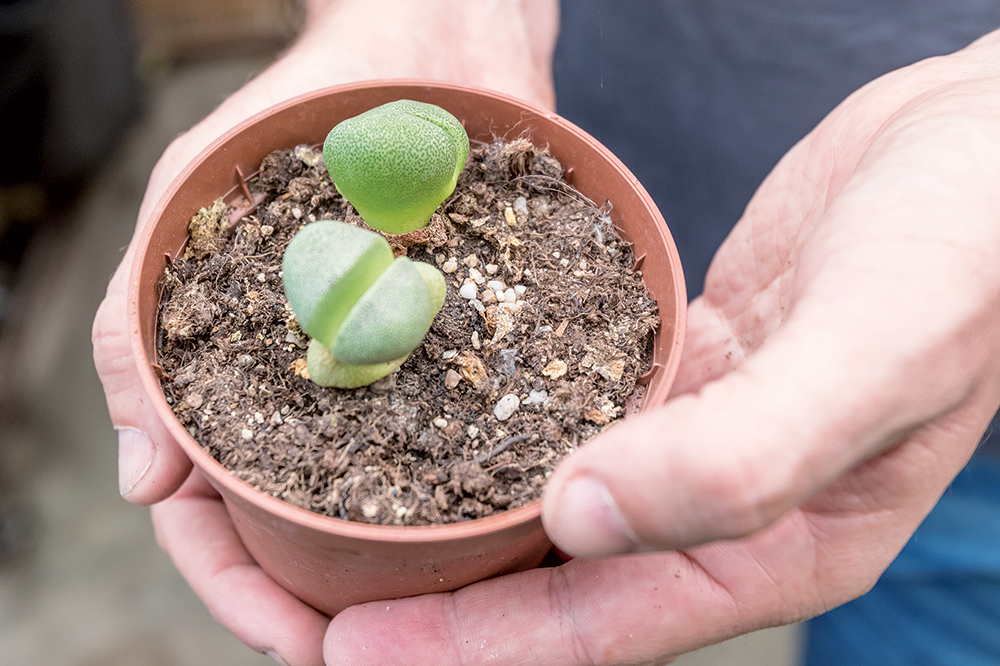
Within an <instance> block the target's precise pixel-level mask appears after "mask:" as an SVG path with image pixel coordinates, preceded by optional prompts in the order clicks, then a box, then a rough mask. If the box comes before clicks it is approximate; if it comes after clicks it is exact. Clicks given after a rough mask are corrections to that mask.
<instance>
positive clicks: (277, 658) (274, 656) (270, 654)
mask: <svg viewBox="0 0 1000 666" xmlns="http://www.w3.org/2000/svg"><path fill="white" fill-rule="evenodd" d="M264 654H265V655H267V656H268V657H270V658H271V659H274V660H275V661H276V662H278V663H279V664H281V666H288V664H287V663H286V662H285V660H284V659H282V658H281V655H280V654H278V653H277V652H275V651H274V650H268V651H267V652H265V653H264Z"/></svg>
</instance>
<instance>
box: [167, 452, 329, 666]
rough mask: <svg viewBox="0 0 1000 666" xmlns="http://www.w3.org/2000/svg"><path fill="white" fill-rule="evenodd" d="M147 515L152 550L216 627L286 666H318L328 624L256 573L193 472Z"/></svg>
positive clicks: (217, 503) (205, 485) (228, 521)
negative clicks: (155, 545) (163, 556)
mask: <svg viewBox="0 0 1000 666" xmlns="http://www.w3.org/2000/svg"><path fill="white" fill-rule="evenodd" d="M152 515H153V524H154V526H155V528H156V537H157V540H158V542H159V543H160V546H161V547H162V548H163V550H165V551H166V552H167V553H168V554H169V555H170V557H171V559H172V560H173V562H174V565H175V566H176V567H177V570H178V571H180V573H181V575H182V576H184V578H185V579H186V580H187V581H188V584H189V585H191V588H192V589H193V590H194V592H195V594H197V595H198V597H199V598H200V599H201V600H202V601H203V602H204V603H205V605H206V606H207V607H208V610H209V611H210V612H211V613H212V616H213V617H214V618H215V619H216V620H217V621H218V622H219V623H220V624H221V625H222V626H224V627H225V628H226V629H228V630H229V631H231V632H232V633H233V634H234V635H236V637H237V638H239V639H240V640H241V641H243V642H244V643H245V644H247V645H248V646H250V647H251V648H253V649H254V650H256V651H258V652H262V653H266V654H270V655H271V656H272V657H276V658H278V659H280V660H281V661H282V662H283V663H286V664H288V666H305V665H316V666H319V665H322V663H323V658H322V654H321V651H322V643H323V634H324V633H325V631H326V628H327V624H328V622H329V620H328V618H327V617H326V616H325V615H323V614H322V613H320V612H318V611H316V610H314V609H313V608H311V607H309V606H307V605H306V604H304V603H303V602H301V601H299V600H298V599H296V598H295V597H294V596H292V595H291V594H290V593H289V592H287V591H286V590H284V589H283V588H282V587H280V586H279V585H278V584H277V583H275V582H274V581H273V580H272V579H271V578H270V577H269V576H268V575H267V574H266V573H265V572H264V571H263V570H262V569H261V568H260V567H259V566H257V563H256V562H254V560H253V558H252V557H251V556H250V554H249V553H248V552H247V551H246V549H245V548H244V547H243V543H242V541H241V540H240V538H239V535H238V534H237V533H236V530H235V529H234V527H233V524H232V520H231V519H230V518H229V514H228V513H227V511H226V508H225V505H224V504H223V503H222V500H221V498H220V497H219V496H218V494H217V493H215V491H214V490H213V489H212V488H211V486H209V485H208V483H207V482H206V481H205V480H204V477H202V476H201V474H200V473H199V472H198V471H197V470H195V471H194V472H192V473H191V476H190V478H189V479H188V480H187V482H186V483H185V484H184V485H183V486H182V487H181V489H180V490H178V491H177V493H176V494H175V495H173V496H172V497H171V498H170V499H168V500H166V501H164V502H162V503H160V504H157V505H155V506H154V507H153V508H152Z"/></svg>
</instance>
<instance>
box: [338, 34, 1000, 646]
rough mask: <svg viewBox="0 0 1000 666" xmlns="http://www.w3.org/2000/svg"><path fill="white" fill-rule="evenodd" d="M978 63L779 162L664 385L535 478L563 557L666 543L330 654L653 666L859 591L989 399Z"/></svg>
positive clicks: (970, 53)
mask: <svg viewBox="0 0 1000 666" xmlns="http://www.w3.org/2000/svg"><path fill="white" fill-rule="evenodd" d="M998 53H1000V34H993V35H990V36H988V37H986V38H984V39H982V40H980V41H979V42H977V43H976V44H974V45H973V46H971V47H969V48H967V49H965V50H963V51H960V52H958V53H956V54H954V55H951V56H948V57H944V58H937V59H931V60H928V61H924V62H921V63H918V64H916V65H914V66H911V67H908V68H905V69H903V70H899V71H897V72H894V73H892V74H890V75H887V76H885V77H883V78H881V79H879V80H877V81H875V82H873V83H872V84H870V85H868V86H866V87H864V88H862V89H861V90H860V91H858V92H857V93H855V94H854V95H852V96H851V97H850V98H848V99H847V100H846V101H845V102H844V103H843V104H842V105H841V106H839V107H838V108H837V109H836V110H835V111H833V112H832V113H831V114H830V116H829V117H828V118H827V119H826V120H824V121H823V122H822V123H821V124H820V125H819V126H818V127H817V128H816V129H815V130H814V131H813V132H812V133H810V134H809V135H808V136H807V137H806V138H805V139H804V140H803V141H802V142H800V143H799V144H798V145H797V146H796V147H795V148H794V149H793V150H791V151H790V152H789V153H788V154H787V155H786V156H785V158H784V159H783V160H782V161H781V163H780V164H778V166H777V167H776V168H775V170H774V171H773V172H772V174H771V175H770V176H769V177H768V178H767V179H766V181H765V182H764V183H763V184H762V186H761V188H760V189H759V191H758V192H757V194H756V195H755V197H754V199H753V201H752V202H751V203H750V205H749V207H748V209H747V211H746V213H745V214H744V216H743V217H742V219H741V220H740V221H739V223H738V225H737V227H736V229H735V230H734V232H733V233H732V234H731V236H730V237H729V238H728V239H727V241H726V242H725V244H724V245H723V247H722V248H721V249H720V250H719V252H718V254H717V256H716V258H715V262H714V263H713V265H712V268H711V270H710V272H709V276H708V281H707V285H706V290H705V293H704V295H703V296H702V297H701V298H699V299H697V300H696V301H695V302H694V303H693V304H692V306H691V310H690V321H689V331H688V345H687V347H686V349H685V353H684V357H683V362H682V367H681V370H680V375H679V377H678V381H677V384H676V387H675V391H674V393H675V395H674V397H673V398H672V399H671V400H670V401H669V402H668V403H667V404H666V405H664V406H663V407H662V408H660V409H658V410H656V411H654V412H652V413H649V414H646V415H643V416H641V417H638V418H635V419H632V420H630V421H629V422H626V423H624V424H622V425H619V426H617V427H615V428H612V429H611V430H609V431H608V432H606V433H605V434H603V435H602V436H600V437H598V438H597V439H595V440H594V441H592V442H590V443H588V444H587V445H586V446H585V447H583V448H582V449H581V450H580V451H579V452H578V453H576V454H574V455H573V456H572V457H571V458H570V459H568V460H567V461H565V462H564V463H563V465H562V466H561V467H560V468H559V470H558V471H557V473H556V474H555V475H554V476H553V477H552V479H551V480H550V482H549V487H548V491H547V494H546V497H545V503H544V507H545V513H544V519H545V524H546V526H547V528H548V530H549V533H550V534H551V536H552V537H553V539H554V540H555V542H556V543H557V544H558V545H560V546H561V547H562V548H563V549H564V550H566V551H568V552H570V553H572V554H574V555H584V556H609V555H616V554H620V553H638V552H641V551H671V550H672V551H674V552H649V553H647V554H633V555H629V556H625V557H621V556H619V557H613V558H610V559H576V560H573V561H571V562H569V563H567V564H565V565H563V566H561V567H557V568H553V569H540V570H535V571H529V572H526V573H522V574H517V575H513V576H508V577H504V578H500V579H497V580H491V581H485V582H482V583H479V584H476V585H473V586H470V587H468V588H465V589H462V590H459V591H457V592H454V593H450V594H438V595H430V596H424V597H418V598H412V599H405V600H399V601H392V602H377V603H370V604H365V605H362V606H357V607H354V608H351V609H348V610H347V611H345V612H343V613H342V614H340V615H339V616H337V617H336V618H335V619H334V620H333V622H332V624H331V625H330V628H329V630H328V632H327V635H326V643H325V657H326V660H327V663H328V664H368V665H372V666H375V665H379V664H391V665H393V666H402V665H405V664H429V663H433V664H439V665H442V666H448V665H450V664H455V665H458V664H464V665H469V664H493V665H496V666H511V665H513V664H546V665H547V666H560V665H571V664H647V663H661V662H662V661H663V660H667V659H669V658H671V657H672V656H675V655H677V654H680V653H683V652H686V651H689V650H691V649H694V648H697V647H700V646H703V645H706V644H710V643H714V642H717V641H720V640H722V639H725V638H728V637H731V636H734V635H738V634H741V633H745V632H748V631H751V630H754V629H759V628H763V627H767V626H774V625H778V624H784V623H789V622H793V621H796V620H801V619H804V618H808V617H811V616H814V615H816V614H818V613H821V612H823V611H825V610H828V609H830V608H833V607H835V606H837V605H839V604H841V603H844V602H845V601H847V600H849V599H852V598H855V597H857V596H859V595H861V594H862V593H864V592H865V591H866V590H867V589H868V588H870V587H871V586H872V585H873V584H874V582H875V581H876V580H877V579H878V577H879V575H880V574H881V572H882V571H883V570H884V569H885V568H886V567H887V566H888V565H889V563H890V562H891V561H892V560H893V558H894V557H895V556H896V554H897V553H898V552H899V550H900V549H901V548H902V546H903V545H904V544H905V542H906V541H907V539H908V538H909V536H910V535H911V534H912V532H913V531H914V530H915V529H916V527H917V526H918V524H919V523H920V522H921V520H922V519H923V518H924V516H925V515H926V514H927V513H928V512H929V511H930V509H931V508H932V507H933V505H934V504H935V502H936V501H937V499H938V497H939V496H940V494H941V493H942V492H943V490H944V489H945V487H946V486H947V485H948V483H949V482H950V481H951V480H952V478H953V477H954V476H955V475H956V474H957V473H958V472H959V470H960V469H961V468H962V467H963V466H964V465H965V463H966V462H967V461H968V459H969V457H970V456H971V455H972V452H973V450H974V449H975V447H976V445H977V442H978V441H979V438H980V436H981V435H982V432H983V430H984V429H985V427H986V425H987V424H988V422H989V420H990V418H991V416H992V415H993V413H994V412H995V411H996V409H997V406H998V404H1000V151H998V149H997V147H998V146H1000V76H998V74H1000V66H998V65H997V62H998V58H997V55H998ZM581 482H582V483H581ZM701 544H707V545H701Z"/></svg>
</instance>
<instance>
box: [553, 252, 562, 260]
mask: <svg viewBox="0 0 1000 666" xmlns="http://www.w3.org/2000/svg"><path fill="white" fill-rule="evenodd" d="M552 256H553V257H555V258H556V259H558V258H559V257H561V256H562V255H561V254H559V252H558V251H556V252H553V253H552Z"/></svg>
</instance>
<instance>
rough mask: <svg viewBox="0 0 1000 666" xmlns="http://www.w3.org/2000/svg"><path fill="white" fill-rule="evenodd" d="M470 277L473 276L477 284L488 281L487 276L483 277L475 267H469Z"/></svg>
mask: <svg viewBox="0 0 1000 666" xmlns="http://www.w3.org/2000/svg"><path fill="white" fill-rule="evenodd" d="M469 277H470V278H472V281H473V282H475V283H476V284H482V283H484V282H486V278H484V277H483V274H482V273H480V272H479V271H477V270H476V269H475V268H470V269H469Z"/></svg>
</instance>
